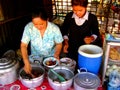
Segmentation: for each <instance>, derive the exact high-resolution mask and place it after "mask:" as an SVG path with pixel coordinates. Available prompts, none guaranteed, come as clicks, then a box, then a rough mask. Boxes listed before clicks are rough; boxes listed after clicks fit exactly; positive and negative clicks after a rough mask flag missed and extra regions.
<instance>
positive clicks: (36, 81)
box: [19, 63, 45, 88]
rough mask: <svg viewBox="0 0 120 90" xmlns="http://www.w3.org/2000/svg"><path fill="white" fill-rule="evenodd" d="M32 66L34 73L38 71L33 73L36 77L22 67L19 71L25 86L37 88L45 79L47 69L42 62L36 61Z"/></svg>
mask: <svg viewBox="0 0 120 90" xmlns="http://www.w3.org/2000/svg"><path fill="white" fill-rule="evenodd" d="M31 66H32V70H33V71H34V73H36V75H35V74H33V75H34V76H35V77H30V76H29V75H28V74H26V72H25V71H24V69H23V68H22V69H21V70H20V72H19V79H20V81H21V83H22V84H23V85H24V86H26V87H28V88H35V87H38V86H40V85H41V84H42V82H43V80H44V74H45V70H44V68H43V67H42V66H41V65H40V64H36V63H35V64H31Z"/></svg>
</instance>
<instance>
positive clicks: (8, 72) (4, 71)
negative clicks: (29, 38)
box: [0, 57, 19, 85]
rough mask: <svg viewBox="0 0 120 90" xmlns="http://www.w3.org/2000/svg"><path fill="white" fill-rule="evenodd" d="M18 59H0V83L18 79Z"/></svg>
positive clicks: (3, 83) (4, 83)
mask: <svg viewBox="0 0 120 90" xmlns="http://www.w3.org/2000/svg"><path fill="white" fill-rule="evenodd" d="M18 70H19V61H18V60H16V59H15V58H14V59H13V58H7V57H4V58H1V59H0V84H2V85H6V84H10V83H13V82H14V81H16V80H17V79H18V74H17V73H18Z"/></svg>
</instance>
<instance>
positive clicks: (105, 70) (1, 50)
mask: <svg viewBox="0 0 120 90" xmlns="http://www.w3.org/2000/svg"><path fill="white" fill-rule="evenodd" d="M88 2H89V3H88V7H87V10H88V11H89V12H91V13H92V14H95V15H96V16H97V19H98V23H99V31H100V35H101V39H102V45H103V46H102V50H103V56H102V62H101V66H100V70H99V74H98V75H97V76H98V77H99V79H100V81H99V82H100V85H99V87H97V89H92V90H120V0H88ZM41 7H42V8H44V9H45V10H46V12H47V14H48V16H49V21H51V22H53V23H55V24H56V25H58V26H59V27H60V28H61V25H62V23H63V21H64V19H65V16H66V14H67V13H69V12H71V11H72V7H71V0H0V57H1V59H0V88H2V89H0V90H3V88H8V89H5V90H53V88H52V87H51V85H50V84H49V83H52V81H51V82H48V78H47V77H44V81H43V82H42V81H39V82H40V83H39V85H38V86H37V87H35V88H29V87H27V85H24V84H23V83H22V82H21V80H20V77H19V75H18V76H17V77H16V78H14V76H13V78H14V79H13V80H11V81H9V80H8V79H7V80H8V83H7V80H5V79H6V78H4V77H5V76H6V77H7V75H9V74H10V72H9V74H5V75H4V76H1V75H2V74H4V73H5V72H7V70H6V69H5V67H4V64H2V58H3V56H9V55H7V54H6V52H7V53H9V54H10V56H15V58H16V60H18V61H20V64H21V67H22V66H23V63H21V60H22V57H21V54H20V42H21V37H22V34H23V30H24V27H25V25H26V24H27V23H28V22H30V21H31V11H32V9H35V8H41ZM13 51H14V52H13ZM5 61H8V63H10V62H11V61H9V60H6V59H5ZM12 63H13V64H15V63H16V64H15V67H17V64H18V63H17V62H15V61H14V62H13V61H12ZM11 67H12V66H11ZM2 68H4V69H2ZM40 68H42V67H40ZM63 69H64V68H63ZM65 69H66V68H65ZM14 70H15V71H14ZM63 71H64V70H63ZM19 72H20V71H19ZM51 72H52V71H51ZM14 73H18V72H17V70H16V69H14V68H13V73H11V74H13V75H14ZM43 73H44V70H43ZM11 74H10V75H11ZM68 74H69V72H68ZM50 75H51V74H50ZM87 76H89V75H87ZM42 77H43V76H42ZM3 79H4V80H3ZM2 82H5V83H6V84H4V83H2ZM23 82H24V81H23ZM29 84H34V82H33V81H32V82H31V83H28V85H29ZM66 85H67V83H66ZM12 86H14V88H15V87H16V88H17V89H13V87H12ZM61 87H62V86H61ZM63 87H64V86H63ZM67 87H69V86H67ZM75 87H77V85H76V86H75ZM78 87H79V88H81V90H82V89H83V90H86V89H85V87H84V88H83V87H81V86H78ZM10 88H12V89H10ZM65 88H66V86H65ZM56 90H57V89H56ZM61 90H62V89H61ZM63 90H64V89H63ZM67 90H75V89H74V85H73V84H72V85H71V86H70V87H69V88H68V89H67ZM76 90H78V89H76ZM79 90H80V89H79ZM87 90H89V89H87Z"/></svg>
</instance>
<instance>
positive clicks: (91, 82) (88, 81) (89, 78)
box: [74, 72, 100, 89]
mask: <svg viewBox="0 0 120 90" xmlns="http://www.w3.org/2000/svg"><path fill="white" fill-rule="evenodd" d="M74 83H76V84H77V85H78V86H80V87H83V88H86V89H95V88H98V87H99V85H100V79H99V77H98V76H97V75H95V74H92V73H89V72H81V73H78V74H77V75H76V76H75V78H74Z"/></svg>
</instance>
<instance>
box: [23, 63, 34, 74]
mask: <svg viewBox="0 0 120 90" xmlns="http://www.w3.org/2000/svg"><path fill="white" fill-rule="evenodd" d="M24 70H25V72H26V73H27V74H31V70H32V67H31V65H30V63H27V64H26V65H25V66H24Z"/></svg>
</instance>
